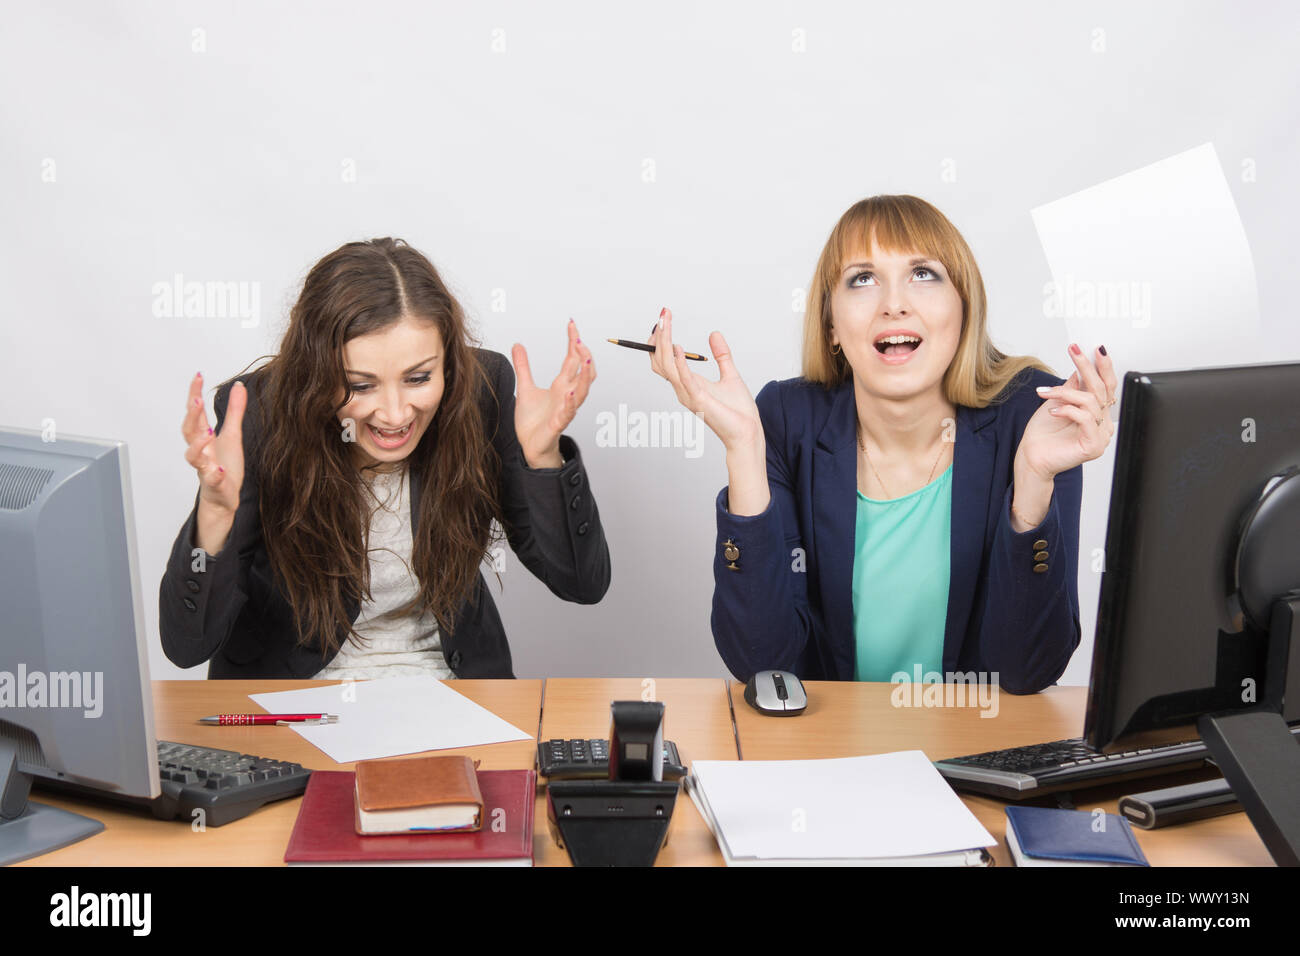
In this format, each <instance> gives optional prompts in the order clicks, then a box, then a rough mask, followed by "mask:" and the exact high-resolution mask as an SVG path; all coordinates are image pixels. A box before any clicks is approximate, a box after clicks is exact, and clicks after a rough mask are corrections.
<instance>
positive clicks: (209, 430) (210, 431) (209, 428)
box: [208, 426, 212, 435]
mask: <svg viewBox="0 0 1300 956" xmlns="http://www.w3.org/2000/svg"><path fill="white" fill-rule="evenodd" d="M208 434H209V435H211V434H212V427H211V426H208Z"/></svg>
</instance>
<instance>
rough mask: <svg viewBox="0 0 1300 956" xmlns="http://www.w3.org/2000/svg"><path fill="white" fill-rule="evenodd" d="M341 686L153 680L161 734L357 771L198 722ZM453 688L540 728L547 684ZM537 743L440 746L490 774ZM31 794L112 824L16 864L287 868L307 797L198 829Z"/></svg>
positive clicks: (296, 743)
mask: <svg viewBox="0 0 1300 956" xmlns="http://www.w3.org/2000/svg"><path fill="white" fill-rule="evenodd" d="M336 683H340V682H339V681H312V680H302V681H274V680H264V681H225V680H208V681H203V680H172V681H154V682H153V695H154V696H153V699H154V733H155V734H156V735H157V737H158V739H160V740H176V741H181V742H183V743H194V744H202V745H204V746H208V747H220V748H223V749H225V750H237V751H239V752H240V753H253V754H258V755H259V756H263V757H273V758H275V759H277V760H292V761H294V762H295V763H300V764H302V765H303V766H304V767H307V768H308V769H310V770H352V769H354V768H355V767H356V764H355V763H346V764H340V763H335V762H334V761H333V760H330V758H329V757H327V756H326V755H325V754H324V753H322V752H321V751H320V750H317V749H316V747H314V746H313V745H312V744H310V743H308V742H307V741H306V740H304V739H303V738H302V737H300V736H298V734H297V733H295V732H294V731H293V730H291V729H290V728H288V727H211V726H205V725H203V724H198V723H195V722H194V721H195V720H196V718H199V717H203V716H206V715H208V714H222V713H252V712H256V711H258V710H260V708H258V707H257V706H256V705H255V704H253V702H252V701H250V700H249V699H248V695H249V694H261V693H266V692H268V691H277V690H297V689H299V688H302V687H320V686H322V685H327V684H336ZM451 686H452V687H453V688H454V689H455V690H456V691H457V692H458V693H461V694H464V695H465V696H466V697H468V698H469V699H470V700H472V701H474V702H475V703H476V704H480V705H482V706H483V707H486V708H487V709H488V710H490V711H492V712H493V713H494V714H496V715H497V716H499V717H501V718H502V719H504V720H507V721H509V722H510V723H512V724H514V725H515V726H516V727H518V728H519V729H520V730H522V731H523V732H524V733H527V734H535V733H537V722H538V719H539V717H540V715H541V706H542V682H541V681H540V680H516V681H509V680H458V681H454V682H452V684H451ZM535 748H536V744H535V742H534V741H532V740H515V741H509V742H506V743H499V744H489V745H486V746H482V747H467V748H465V749H463V750H447V751H442V750H440V751H437V752H438V753H464V754H468V755H469V756H471V757H473V758H474V759H476V760H481V761H482V764H481V765H480V769H483V770H513V769H528V768H530V767H532V766H533V765H534V763H535V762H536V749H535ZM32 799H33V800H35V801H37V802H38V803H47V804H50V805H52V806H56V807H62V808H64V809H65V810H71V811H72V812H74V813H80V814H83V815H85V816H88V817H92V818H94V819H96V820H102V821H103V823H104V825H105V829H104V831H103V832H102V833H98V834H96V835H95V836H92V837H90V838H89V839H86V840H82V841H81V842H80V843H74V844H72V845H71V846H66V847H64V848H63V849H61V850H55V851H54V852H53V853H46V854H45V855H44V856H39V857H36V858H35V859H32V860H24V861H23V862H22V863H20V864H17V865H19V866H23V865H38V866H136V865H142V864H143V865H149V866H283V865H284V849H285V847H286V846H287V845H288V843H289V834H290V833H291V832H292V831H293V824H294V821H295V820H297V819H298V807H299V806H300V805H301V804H302V798H301V797H294V798H293V799H289V800H280V801H277V802H275V803H271V804H268V805H267V806H265V807H262V808H261V809H260V810H257V811H255V812H253V813H251V814H249V815H248V816H246V817H244V818H243V819H242V820H236V821H235V822H233V823H228V824H226V825H225V826H223V827H211V828H208V829H206V830H202V831H195V830H193V829H192V828H191V827H190V826H188V825H186V823H185V822H184V821H171V822H163V821H159V820H155V819H153V818H152V817H150V816H149V815H148V814H147V813H142V812H138V811H133V810H129V809H122V810H118V809H116V808H114V807H112V806H110V805H108V804H102V803H91V802H89V801H86V800H76V799H69V798H67V797H64V796H62V795H56V794H53V793H48V792H45V791H36V790H34V791H33V792H32Z"/></svg>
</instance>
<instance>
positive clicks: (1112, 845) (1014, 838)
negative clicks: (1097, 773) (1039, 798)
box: [1007, 806, 1150, 866]
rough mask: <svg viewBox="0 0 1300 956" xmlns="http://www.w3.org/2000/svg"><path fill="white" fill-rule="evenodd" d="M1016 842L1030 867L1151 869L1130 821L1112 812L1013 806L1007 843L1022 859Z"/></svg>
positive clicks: (1008, 812) (1008, 815)
mask: <svg viewBox="0 0 1300 956" xmlns="http://www.w3.org/2000/svg"><path fill="white" fill-rule="evenodd" d="M1099 823H1100V824H1101V825H1100V826H1099V825H1098V824H1099ZM1013 842H1014V844H1015V845H1018V847H1019V849H1020V853H1021V854H1023V855H1024V856H1025V857H1028V858H1029V859H1028V860H1027V861H1024V862H1028V863H1030V864H1033V863H1040V864H1048V865H1050V864H1051V863H1052V862H1053V861H1055V862H1059V863H1066V864H1070V863H1074V864H1084V865H1087V864H1092V865H1096V866H1104V865H1107V864H1112V865H1119V866H1125V865H1127V866H1150V864H1149V863H1147V858H1146V856H1145V855H1144V854H1143V853H1142V848H1141V847H1140V846H1138V842H1137V840H1136V839H1135V838H1134V836H1133V831H1132V829H1131V828H1130V827H1129V823H1128V821H1127V820H1125V819H1124V818H1123V817H1119V816H1116V815H1115V814H1113V813H1107V814H1105V815H1104V816H1097V815H1094V814H1092V813H1089V812H1088V811H1086V810H1055V809H1051V808H1046V807H1019V806H1010V807H1007V843H1008V845H1009V846H1011V847H1012V855H1013V856H1016V857H1019V854H1017V853H1016V852H1015V846H1013V845H1012V844H1013ZM1021 862H1022V861H1021V860H1020V859H1019V858H1017V863H1018V864H1019V863H1021Z"/></svg>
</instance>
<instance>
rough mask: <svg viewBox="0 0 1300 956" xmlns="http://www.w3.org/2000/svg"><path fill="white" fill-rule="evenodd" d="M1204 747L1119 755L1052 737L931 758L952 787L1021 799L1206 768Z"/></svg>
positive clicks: (1193, 743) (1193, 744)
mask: <svg viewBox="0 0 1300 956" xmlns="http://www.w3.org/2000/svg"><path fill="white" fill-rule="evenodd" d="M1208 757H1209V751H1208V750H1207V749H1206V747H1205V744H1204V743H1203V742H1202V741H1200V740H1188V741H1182V742H1179V743H1171V744H1161V745H1160V746H1157V747H1142V748H1139V749H1137V750H1129V751H1125V752H1123V753H1113V754H1105V753H1101V752H1100V751H1097V750H1093V749H1092V748H1091V747H1089V746H1088V745H1087V744H1086V743H1084V742H1083V739H1082V738H1079V737H1076V738H1072V739H1070V740H1054V741H1052V742H1051V743H1046V744H1030V745H1029V746H1027V747H1012V748H1010V749H1009V750H990V751H989V752H988V753H982V754H972V755H971V756H969V757H950V758H949V759H947V760H936V761H935V762H934V765H935V767H936V768H938V770H939V772H940V773H941V774H943V776H944V777H945V778H946V779H947V781H948V783H949V784H951V785H952V788H953V789H954V790H962V791H969V792H972V793H986V794H989V795H990V796H994V797H1000V798H1001V799H1003V800H1025V799H1028V798H1030V797H1036V796H1039V795H1040V794H1044V793H1054V792H1056V791H1058V790H1071V789H1076V788H1078V789H1082V788H1084V787H1098V786H1102V785H1103V784H1108V783H1118V782H1120V781H1123V780H1132V779H1136V778H1138V777H1149V776H1151V775H1153V774H1158V773H1176V772H1178V771H1181V770H1194V769H1197V768H1199V767H1203V766H1205V762H1206V760H1207V758H1208Z"/></svg>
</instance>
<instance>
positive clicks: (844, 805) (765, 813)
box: [688, 750, 997, 866]
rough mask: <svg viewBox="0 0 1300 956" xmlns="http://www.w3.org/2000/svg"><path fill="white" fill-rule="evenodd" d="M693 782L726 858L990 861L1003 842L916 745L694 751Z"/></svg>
mask: <svg viewBox="0 0 1300 956" xmlns="http://www.w3.org/2000/svg"><path fill="white" fill-rule="evenodd" d="M688 786H689V791H690V794H691V798H692V799H693V800H695V803H696V805H697V806H698V807H699V808H700V813H701V814H703V816H704V819H705V820H706V821H707V822H708V824H709V828H710V829H711V830H712V831H713V835H714V836H715V837H716V838H717V840H718V846H719V848H720V849H721V850H722V855H723V857H724V858H725V859H726V861H727V864H728V865H729V866H737V865H751V866H752V865H827V864H831V865H834V864H852V865H861V864H866V863H880V864H884V865H891V866H897V865H912V864H921V865H956V866H963V865H985V864H987V861H988V859H987V857H986V855H985V854H983V853H982V852H981V851H980V849H979V848H980V847H986V846H992V845H994V844H995V843H996V842H997V841H996V840H994V839H993V837H992V836H990V835H989V832H988V831H987V830H985V829H984V827H983V826H981V825H980V822H979V821H978V820H976V819H975V816H974V814H972V813H971V812H970V810H968V809H967V808H966V805H965V804H964V803H962V802H961V800H960V799H959V798H958V796H957V794H955V793H954V792H953V791H952V788H951V787H950V786H949V785H948V783H947V782H946V781H945V780H944V779H943V777H942V776H940V774H939V771H938V770H936V769H935V768H934V765H933V764H932V763H931V762H930V761H929V760H928V759H927V758H926V756H925V754H923V753H922V752H921V751H919V750H905V751H901V752H899V753H890V754H877V755H874V756H867V757H843V758H839V759H834V760H744V761H736V760H697V761H695V762H694V763H693V764H692V766H691V779H690V780H689V781H688Z"/></svg>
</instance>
